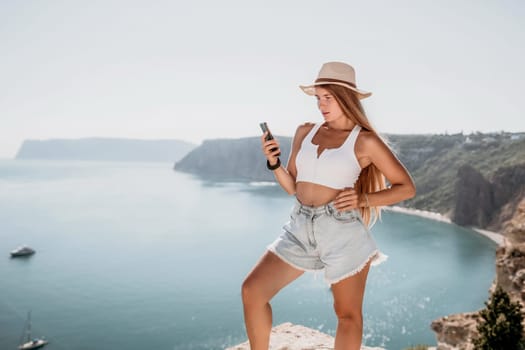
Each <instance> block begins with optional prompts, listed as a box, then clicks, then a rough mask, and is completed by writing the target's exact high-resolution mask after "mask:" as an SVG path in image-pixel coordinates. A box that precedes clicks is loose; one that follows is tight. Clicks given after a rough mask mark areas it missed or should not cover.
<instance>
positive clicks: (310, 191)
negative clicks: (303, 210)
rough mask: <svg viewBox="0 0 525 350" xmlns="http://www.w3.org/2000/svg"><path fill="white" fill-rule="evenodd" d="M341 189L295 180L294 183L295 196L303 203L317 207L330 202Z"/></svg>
mask: <svg viewBox="0 0 525 350" xmlns="http://www.w3.org/2000/svg"><path fill="white" fill-rule="evenodd" d="M339 192H341V190H336V189H333V188H330V187H326V186H322V185H317V184H314V183H311V182H302V181H300V182H297V183H296V184H295V196H296V197H297V200H298V201H299V202H300V203H301V204H303V205H308V206H313V207H318V206H321V205H325V204H328V203H330V202H331V201H333V200H334V199H335V197H337V195H338V194H339Z"/></svg>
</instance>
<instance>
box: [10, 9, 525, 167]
mask: <svg viewBox="0 0 525 350" xmlns="http://www.w3.org/2000/svg"><path fill="white" fill-rule="evenodd" d="M326 61H345V62H348V63H351V64H352V65H354V67H355V68H356V72H357V84H358V86H359V87H361V88H363V89H365V90H370V91H372V92H373V95H372V97H371V98H369V99H367V100H365V103H364V105H365V108H366V110H367V111H368V115H369V118H370V119H371V121H372V123H373V124H375V125H376V127H377V128H378V129H379V131H381V132H385V133H444V132H448V133H455V132H460V131H463V132H465V133H469V132H471V131H482V132H487V131H500V130H505V131H525V106H524V102H523V101H524V98H523V97H522V96H521V95H522V94H523V93H524V92H525V64H524V63H523V62H525V2H524V1H523V0H511V1H506V0H490V1H489V0H487V1H483V0H480V1H464V0H460V1H458V0H444V1H430V0H422V1H416V0H414V1H404V0H401V1H399V0H398V1H390V0H383V1H373V0H372V1H362V0H361V1H349V0H344V1H329V0H327V1H310V0H300V1H286V0H279V1H277V0H266V1H258V2H251V1H246V0H245V1H242V0H223V1H212V0H197V1H195V0H192V1H176V0H175V1H133V0H126V1H118V0H103V1H82V2H81V1H69V0H63V1H56V0H46V1H36V0H26V1H15V0H4V1H1V2H0V157H1V158H10V157H13V156H14V155H15V153H16V151H17V150H18V147H19V146H20V144H21V142H22V141H23V140H24V139H49V138H79V137H90V136H103V137H130V138H144V139H163V138H164V139H166V138H169V139H173V138H176V139H182V140H187V141H191V142H195V143H199V142H201V141H202V140H203V139H209V138H225V137H242V136H253V135H258V134H259V129H258V123H259V121H267V122H268V124H269V126H270V128H271V129H272V131H273V132H274V134H281V135H293V133H294V131H295V128H296V126H297V124H299V123H302V122H305V121H320V120H321V116H320V114H319V113H318V112H317V109H316V105H315V100H314V98H312V97H309V96H307V95H305V94H303V93H302V92H301V90H299V88H298V85H299V84H305V83H309V82H311V81H313V80H314V79H315V77H316V75H317V72H318V71H319V68H320V67H321V64H322V63H323V62H326Z"/></svg>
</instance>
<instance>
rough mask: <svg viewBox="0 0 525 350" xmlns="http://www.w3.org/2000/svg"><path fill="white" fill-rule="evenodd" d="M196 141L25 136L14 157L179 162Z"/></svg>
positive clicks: (193, 146)
mask: <svg viewBox="0 0 525 350" xmlns="http://www.w3.org/2000/svg"><path fill="white" fill-rule="evenodd" d="M195 147H196V145H194V144H191V143H189V142H185V141H180V140H138V139H119V138H84V139H50V140H26V141H24V142H23V143H22V146H21V147H20V149H19V150H18V152H17V154H16V156H15V159H51V160H102V161H140V162H177V161H178V160H180V159H181V158H183V157H184V156H185V155H186V154H187V153H188V152H189V151H191V150H192V149H193V148H195Z"/></svg>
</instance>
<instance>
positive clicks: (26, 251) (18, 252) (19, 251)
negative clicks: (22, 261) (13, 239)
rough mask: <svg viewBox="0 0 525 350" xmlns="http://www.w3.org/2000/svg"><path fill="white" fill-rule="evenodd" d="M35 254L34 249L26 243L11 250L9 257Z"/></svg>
mask: <svg viewBox="0 0 525 350" xmlns="http://www.w3.org/2000/svg"><path fill="white" fill-rule="evenodd" d="M33 254H35V250H34V249H32V248H29V247H28V246H26V245H23V246H20V247H18V248H16V249H15V250H13V251H11V257H13V258H14V257H17V256H29V255H33Z"/></svg>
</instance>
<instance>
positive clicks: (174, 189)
mask: <svg viewBox="0 0 525 350" xmlns="http://www.w3.org/2000/svg"><path fill="white" fill-rule="evenodd" d="M293 203H294V198H293V197H292V196H288V195H286V194H285V193H284V192H283V191H281V190H280V189H279V187H278V186H276V185H274V184H271V183H249V182H214V181H210V180H206V179H203V178H199V177H196V176H194V175H190V174H185V173H181V172H177V171H174V170H173V164H170V163H134V162H87V161H44V160H0V349H1V350H10V349H13V350H14V349H17V346H18V345H19V344H20V342H21V341H22V339H21V337H22V336H23V334H24V329H25V324H26V323H27V322H26V321H27V318H28V313H29V312H31V321H32V322H31V323H32V328H31V330H32V333H31V334H32V336H35V337H40V336H44V337H45V338H46V339H47V340H49V345H47V347H46V349H49V350H62V349H71V350H83V349H86V350H87V349H98V350H104V349H127V350H135V349H136V350H139V349H166V350H168V349H171V350H204V349H217V350H218V349H224V348H226V347H229V346H232V345H235V344H238V343H240V342H244V341H246V334H245V329H244V323H243V315H242V304H241V293H240V290H241V283H242V281H243V279H244V277H245V276H246V275H247V274H248V273H249V271H250V270H251V268H252V267H253V265H254V264H255V263H256V262H257V260H258V259H259V257H260V256H261V255H262V254H263V253H264V251H265V249H266V246H267V245H268V244H269V243H271V242H272V241H273V240H274V239H275V238H276V237H277V236H278V235H279V234H280V232H281V228H282V225H283V224H284V223H285V222H286V221H287V220H288V219H289V212H290V209H291V207H292V205H293ZM372 234H373V235H374V237H375V239H376V241H377V243H378V245H379V247H380V248H381V250H382V251H383V252H384V253H385V254H387V255H388V256H389V259H388V260H387V261H386V262H385V263H383V264H381V265H379V266H377V267H373V268H372V269H371V270H370V274H369V278H368V284H367V287H366V293H365V301H364V310H363V313H364V343H365V344H366V345H368V346H380V347H383V348H385V349H389V350H390V349H391V350H400V349H405V348H407V347H409V346H414V345H417V344H436V338H435V335H434V333H433V332H432V330H431V329H430V324H431V322H432V321H433V320H435V319H437V318H439V317H442V316H444V315H448V314H452V313H459V312H467V311H474V310H478V309H480V308H482V307H484V301H485V300H486V299H487V298H488V289H489V287H490V285H491V283H492V281H493V279H494V277H495V250H496V245H495V244H494V243H493V242H492V241H490V240H489V239H487V238H485V237H483V236H481V235H479V234H477V233H476V232H474V231H472V230H470V229H467V228H463V227H459V226H456V225H453V224H448V223H444V222H438V221H432V220H429V219H426V218H422V217H418V216H413V215H407V214H401V213H393V212H384V213H383V216H382V220H381V222H379V223H377V224H376V225H375V226H374V227H373V228H372ZM22 244H27V245H29V246H31V247H32V248H34V249H35V250H36V254H34V255H33V256H31V257H29V258H11V257H10V254H9V252H10V251H11V250H13V249H15V248H16V247H17V246H19V245H22ZM332 302H333V301H332V296H331V292H330V288H329V286H328V285H327V284H326V283H325V281H324V278H323V275H322V273H306V274H304V275H303V276H301V277H300V278H299V279H298V280H296V281H294V282H293V283H292V284H290V285H289V286H287V287H286V288H285V289H283V290H282V291H281V292H280V293H279V294H278V295H277V296H276V297H275V298H274V299H273V300H272V307H273V310H274V319H273V322H274V325H277V324H281V323H284V322H292V323H295V324H301V325H304V326H307V327H311V328H314V329H317V330H320V331H322V332H325V333H328V334H331V335H334V334H335V327H336V318H335V316H334V312H333V306H332Z"/></svg>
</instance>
